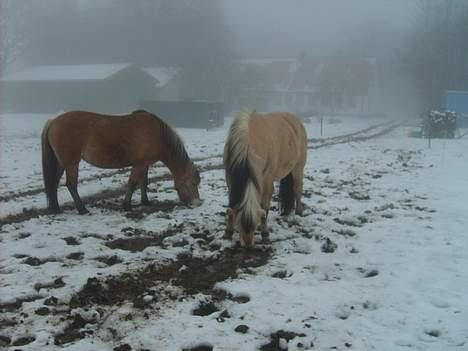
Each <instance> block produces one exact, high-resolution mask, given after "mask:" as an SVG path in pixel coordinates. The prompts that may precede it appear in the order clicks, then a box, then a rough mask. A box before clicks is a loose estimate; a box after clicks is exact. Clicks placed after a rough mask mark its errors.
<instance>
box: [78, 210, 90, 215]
mask: <svg viewBox="0 0 468 351" xmlns="http://www.w3.org/2000/svg"><path fill="white" fill-rule="evenodd" d="M78 213H79V214H80V215H85V214H89V211H88V210H87V209H86V208H84V209H81V210H78Z"/></svg>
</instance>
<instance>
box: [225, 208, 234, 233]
mask: <svg viewBox="0 0 468 351" xmlns="http://www.w3.org/2000/svg"><path fill="white" fill-rule="evenodd" d="M233 234H234V211H233V210H232V209H230V208H228V209H227V211H226V230H225V231H224V238H225V239H228V240H232V235H233Z"/></svg>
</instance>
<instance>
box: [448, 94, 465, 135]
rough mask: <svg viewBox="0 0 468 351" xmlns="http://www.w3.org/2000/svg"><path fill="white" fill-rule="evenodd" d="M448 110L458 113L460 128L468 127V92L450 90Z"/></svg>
mask: <svg viewBox="0 0 468 351" xmlns="http://www.w3.org/2000/svg"><path fill="white" fill-rule="evenodd" d="M446 110H448V111H454V112H457V113H458V115H459V121H458V126H459V127H464V128H467V127H468V91H455V90H448V91H447V96H446Z"/></svg>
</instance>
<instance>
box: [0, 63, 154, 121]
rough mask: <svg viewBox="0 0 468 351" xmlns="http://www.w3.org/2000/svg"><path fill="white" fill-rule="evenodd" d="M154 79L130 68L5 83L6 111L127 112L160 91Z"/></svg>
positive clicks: (4, 108)
mask: <svg viewBox="0 0 468 351" xmlns="http://www.w3.org/2000/svg"><path fill="white" fill-rule="evenodd" d="M155 83H156V82H155V80H154V79H153V78H152V77H151V76H149V75H147V74H146V73H144V72H143V71H141V70H138V69H134V68H132V67H129V68H128V69H125V70H123V71H121V72H119V73H117V74H115V75H113V76H112V77H109V78H108V79H105V80H73V81H7V82H2V83H1V84H2V102H1V104H2V105H1V107H0V108H2V110H3V112H13V113H56V112H58V111H67V110H89V111H95V112H101V113H126V112H129V111H132V110H135V109H137V108H138V106H139V105H140V102H141V101H142V100H144V99H148V98H153V97H155V96H156V94H157V90H156V86H155Z"/></svg>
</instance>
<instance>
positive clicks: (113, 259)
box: [95, 255, 123, 266]
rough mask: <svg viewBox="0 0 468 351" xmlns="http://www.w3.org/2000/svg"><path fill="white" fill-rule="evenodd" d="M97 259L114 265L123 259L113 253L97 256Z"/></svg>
mask: <svg viewBox="0 0 468 351" xmlns="http://www.w3.org/2000/svg"><path fill="white" fill-rule="evenodd" d="M95 260H96V261H99V262H102V263H104V264H106V265H108V266H113V265H115V264H119V263H122V262H123V260H122V259H121V258H120V257H119V256H117V255H113V256H99V257H96V258H95Z"/></svg>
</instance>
